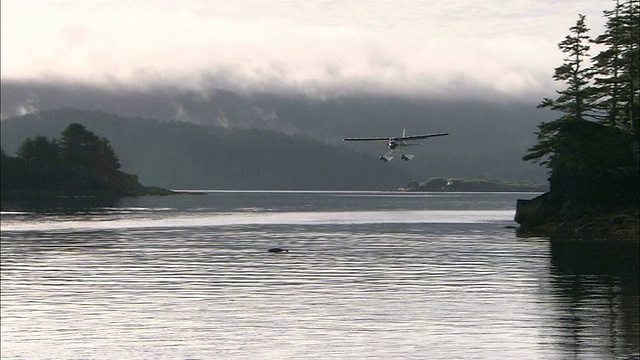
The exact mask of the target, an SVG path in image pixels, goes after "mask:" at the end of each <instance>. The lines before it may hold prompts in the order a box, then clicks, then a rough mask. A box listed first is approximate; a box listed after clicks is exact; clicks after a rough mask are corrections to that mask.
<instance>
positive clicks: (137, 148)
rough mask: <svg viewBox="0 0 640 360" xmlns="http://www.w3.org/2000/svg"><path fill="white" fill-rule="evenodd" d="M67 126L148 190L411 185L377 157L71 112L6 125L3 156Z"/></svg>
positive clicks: (280, 138)
mask: <svg viewBox="0 0 640 360" xmlns="http://www.w3.org/2000/svg"><path fill="white" fill-rule="evenodd" d="M70 123H79V124H82V125H83V126H85V127H86V128H87V129H89V130H90V131H92V132H94V133H96V134H97V135H99V136H102V137H106V138H107V139H109V140H110V142H111V145H112V147H113V149H114V151H115V153H116V154H117V156H118V157H119V159H120V162H121V164H122V169H123V170H124V171H126V172H128V173H133V174H136V175H138V177H139V180H140V182H141V183H142V184H144V185H147V186H160V187H164V188H169V189H306V190H308V189H311V190H391V189H395V188H397V187H398V186H399V184H402V183H406V182H407V181H410V180H411V179H412V175H411V174H410V172H408V171H406V170H403V169H402V168H401V167H399V166H394V165H392V164H382V163H381V162H379V161H377V159H376V157H375V156H370V157H369V156H366V155H363V154H360V153H357V152H355V151H353V150H350V149H348V148H345V147H338V146H334V145H329V144H325V143H322V142H320V141H318V140H314V139H311V138H308V137H303V136H292V135H285V134H282V133H278V132H275V131H270V130H264V129H225V128H221V127H214V126H202V125H196V124H191V123H185V122H179V121H160V120H152V119H142V118H126V117H122V116H118V115H114V114H109V113H106V112H102V111H86V110H78V109H71V108H66V109H57V110H46V111H39V112H36V113H32V114H28V115H24V116H18V117H13V118H10V119H6V120H3V121H2V148H3V150H5V152H7V153H8V154H11V155H12V154H13V153H14V152H15V151H16V149H17V148H18V147H19V146H20V144H21V143H22V142H23V141H24V140H25V139H26V138H28V137H34V136H36V135H42V136H46V137H48V138H56V137H57V136H58V134H59V133H60V132H61V131H62V129H64V128H65V127H66V126H68V125H69V124H70ZM389 165H391V166H389Z"/></svg>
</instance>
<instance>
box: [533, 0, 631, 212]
mask: <svg viewBox="0 0 640 360" xmlns="http://www.w3.org/2000/svg"><path fill="white" fill-rule="evenodd" d="M639 4H640V3H639V2H638V1H637V0H627V1H621V0H615V6H614V8H613V9H612V10H606V11H604V16H605V18H606V25H605V30H604V33H602V34H600V35H598V36H596V37H595V38H592V37H590V36H589V34H588V33H589V31H590V29H589V28H588V27H587V25H586V18H585V16H584V15H579V16H578V20H577V22H576V24H575V25H574V26H572V27H571V28H570V34H569V35H567V36H566V37H565V39H564V40H562V41H561V42H560V43H559V44H558V46H559V49H560V51H562V53H563V54H565V58H564V60H563V63H562V64H561V65H560V66H558V67H557V68H555V72H554V74H553V78H554V80H556V81H559V82H562V83H564V84H565V85H566V87H565V88H564V89H562V90H559V91H557V93H558V97H557V98H555V99H551V98H545V99H543V101H542V102H541V103H540V105H539V106H538V107H539V108H548V109H551V110H555V111H558V112H560V113H561V114H562V115H561V116H560V117H559V118H558V119H556V120H553V121H550V122H543V123H542V124H541V125H540V126H539V131H538V132H537V133H536V134H537V138H538V142H537V144H535V145H534V146H533V147H531V148H530V149H529V150H528V153H527V154H526V155H525V156H524V160H527V161H534V162H539V163H540V164H541V165H543V166H546V167H547V168H548V169H549V183H550V189H551V193H552V194H553V195H554V196H555V200H556V201H558V202H562V203H564V204H574V205H576V207H578V206H584V205H585V204H598V205H599V206H600V205H622V204H630V203H631V204H637V203H638V143H639V141H638V140H639V138H638V134H639V127H638V118H639V116H640V115H639V114H640V69H639V68H640V57H639V52H640V5H639ZM591 45H597V46H598V47H599V48H600V49H601V50H600V51H599V52H598V53H597V54H596V55H595V56H591V55H590V53H589V51H590V49H591Z"/></svg>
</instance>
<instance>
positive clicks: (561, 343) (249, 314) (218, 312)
mask: <svg viewBox="0 0 640 360" xmlns="http://www.w3.org/2000/svg"><path fill="white" fill-rule="evenodd" d="M533 196H534V195H533V194H440V193H438V194H406V193H330V192H329V193H324V192H321V193H310V192H241V193H238V192H210V193H208V195H185V196H170V197H149V198H139V199H127V200H123V201H119V202H115V203H111V204H103V205H102V206H96V205H95V204H91V205H89V204H82V203H75V204H73V207H70V206H68V204H67V205H66V206H64V207H56V206H55V205H56V204H49V205H48V206H44V207H42V206H40V207H39V208H34V207H33V206H27V207H11V206H9V207H7V206H5V208H3V212H2V228H1V229H2V253H1V255H2V268H1V273H2V282H1V284H2V293H1V296H2V298H1V309H2V334H1V341H2V349H1V351H2V358H3V359H348V358H354V359H626V358H637V356H638V353H639V347H640V345H639V343H640V341H639V333H640V331H639V323H640V321H639V312H638V305H639V296H638V288H639V287H638V265H637V263H638V260H637V259H638V258H637V256H638V254H637V251H638V250H637V248H638V246H637V244H635V245H631V246H629V245H628V244H620V245H617V247H614V248H612V247H609V246H607V247H605V246H602V244H600V243H587V242H575V241H571V242H569V241H564V240H555V239H554V240H553V241H551V240H549V239H547V238H519V237H517V236H516V234H515V230H514V229H513V228H511V227H512V226H515V225H516V224H515V223H514V222H513V221H512V219H513V216H514V210H513V209H514V207H515V201H516V199H517V198H531V197H533ZM272 247H282V248H287V249H289V250H290V251H289V252H288V253H280V254H274V253H269V252H268V251H267V249H269V248H272Z"/></svg>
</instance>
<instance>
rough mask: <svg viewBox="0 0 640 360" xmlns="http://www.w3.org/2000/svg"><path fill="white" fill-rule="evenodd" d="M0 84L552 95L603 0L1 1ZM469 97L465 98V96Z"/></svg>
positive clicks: (597, 20) (597, 28)
mask: <svg viewBox="0 0 640 360" xmlns="http://www.w3.org/2000/svg"><path fill="white" fill-rule="evenodd" d="M1 7H2V9H1V16H2V19H1V20H2V22H1V36H2V38H1V53H0V54H1V61H2V64H1V77H2V80H43V79H44V80H48V81H50V80H64V81H70V82H81V83H89V84H96V85H105V86H134V87H137V88H140V89H144V88H145V87H148V86H158V85H163V86H166V85H171V86H173V85H175V86H179V87H181V88H184V89H203V88H210V87H216V88H225V89H229V90H235V91H239V90H245V91H252V90H260V91H261V90H280V91H295V92H302V93H307V94H310V95H313V94H317V95H321V96H326V95H330V94H344V93H350V92H358V91H370V92H380V93H392V94H401V95H407V94H412V95H430V96H453V95H455V96H477V95H478V94H484V95H485V96H487V94H490V95H491V96H495V95H505V94H508V95H511V96H516V97H528V96H534V97H536V100H537V99H538V98H539V97H540V96H542V95H545V96H549V92H550V91H553V88H554V84H553V81H552V79H551V75H552V72H553V69H554V68H555V67H556V66H558V65H559V64H560V63H561V61H562V57H563V55H562V54H561V53H560V52H559V50H558V48H557V43H558V42H559V41H561V40H562V39H563V38H564V36H566V35H567V34H568V32H569V30H568V29H569V27H570V26H572V25H573V24H575V22H576V20H577V18H578V14H579V13H582V14H585V15H587V25H588V26H589V27H591V28H592V33H593V34H595V35H597V34H598V33H600V32H601V31H602V26H603V23H604V19H603V18H602V11H603V10H606V9H610V8H612V7H613V2H612V1H606V0H571V1H557V0H473V1H471V0H468V1H463V0H457V1H456V0H447V1H443V0H425V1H266V2H265V1H25V0H9V1H7V0H3V1H2V2H1ZM474 94H476V95H474Z"/></svg>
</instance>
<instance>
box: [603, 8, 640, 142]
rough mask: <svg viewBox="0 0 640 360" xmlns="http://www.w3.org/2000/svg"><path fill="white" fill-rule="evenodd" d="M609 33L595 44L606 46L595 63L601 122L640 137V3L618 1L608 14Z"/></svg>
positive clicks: (607, 26) (607, 28)
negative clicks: (639, 125) (639, 130)
mask: <svg viewBox="0 0 640 360" xmlns="http://www.w3.org/2000/svg"><path fill="white" fill-rule="evenodd" d="M604 14H605V17H606V18H607V23H606V25H605V32H604V33H603V34H601V35H599V36H598V37H596V38H595V39H594V40H593V42H594V43H596V44H598V45H602V46H604V47H605V48H604V50H602V51H601V52H600V53H599V54H597V55H596V56H595V57H594V58H593V60H594V64H593V72H594V74H595V85H594V91H595V94H596V95H597V96H598V97H599V103H598V105H597V106H598V108H599V109H600V110H601V111H602V112H603V113H604V115H603V116H600V117H599V120H600V121H601V122H603V123H605V124H607V125H609V126H617V127H619V128H621V129H623V130H625V131H627V132H630V133H633V134H638V117H639V113H640V111H639V107H640V90H639V89H640V70H639V68H640V65H639V64H640V56H639V54H640V50H639V49H640V2H638V1H637V0H627V1H622V2H621V1H620V0H615V7H614V9H613V10H610V11H605V12H604Z"/></svg>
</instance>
